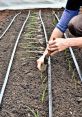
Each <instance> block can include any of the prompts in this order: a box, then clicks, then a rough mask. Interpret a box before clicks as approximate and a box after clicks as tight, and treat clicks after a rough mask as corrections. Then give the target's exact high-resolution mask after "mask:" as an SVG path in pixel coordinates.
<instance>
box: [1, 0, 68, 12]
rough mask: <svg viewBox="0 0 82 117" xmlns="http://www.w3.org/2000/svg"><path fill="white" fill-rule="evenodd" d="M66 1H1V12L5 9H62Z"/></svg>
mask: <svg viewBox="0 0 82 117" xmlns="http://www.w3.org/2000/svg"><path fill="white" fill-rule="evenodd" d="M65 4H66V0H0V10H4V9H14V10H15V9H33V8H61V7H65Z"/></svg>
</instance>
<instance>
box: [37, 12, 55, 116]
mask: <svg viewBox="0 0 82 117" xmlns="http://www.w3.org/2000/svg"><path fill="white" fill-rule="evenodd" d="M39 16H40V20H41V22H42V26H43V30H44V34H45V39H46V43H47V42H48V37H47V33H46V29H45V25H44V22H43V20H42V17H41V10H40V11H39ZM48 96H49V117H52V116H53V115H52V85H51V58H50V56H49V58H48Z"/></svg>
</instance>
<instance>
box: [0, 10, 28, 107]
mask: <svg viewBox="0 0 82 117" xmlns="http://www.w3.org/2000/svg"><path fill="white" fill-rule="evenodd" d="M29 16H30V10H29V13H28V16H27V18H26V19H25V21H24V23H23V25H22V27H21V30H20V32H19V34H18V37H17V39H16V42H15V45H14V48H13V52H12V54H11V58H10V61H9V65H8V68H7V72H6V75H5V79H4V83H3V86H2V89H1V92H0V105H1V103H2V99H3V95H4V91H5V88H6V85H7V82H8V78H9V74H10V70H11V67H12V63H13V59H14V56H15V52H16V49H17V45H18V42H19V39H20V36H21V34H22V31H23V29H24V27H25V24H26V22H27V20H28V18H29Z"/></svg>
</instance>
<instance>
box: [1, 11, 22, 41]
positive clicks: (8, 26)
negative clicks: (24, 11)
mask: <svg viewBox="0 0 82 117" xmlns="http://www.w3.org/2000/svg"><path fill="white" fill-rule="evenodd" d="M19 14H21V12H19V13H17V14H16V15H15V16H14V17H13V19H12V20H11V22H10V24H9V25H8V27H7V28H6V29H5V31H4V32H3V33H2V34H1V36H0V40H1V38H2V37H3V36H4V35H5V33H6V32H7V31H8V30H9V28H10V26H11V25H12V23H13V22H14V20H15V19H16V17H17V16H18V15H19Z"/></svg>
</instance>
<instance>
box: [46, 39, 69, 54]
mask: <svg viewBox="0 0 82 117" xmlns="http://www.w3.org/2000/svg"><path fill="white" fill-rule="evenodd" d="M66 48H68V43H67V40H66V39H64V38H56V39H55V40H52V41H49V43H48V46H47V49H48V51H51V56H52V55H54V54H55V53H57V52H60V51H63V50H65V49H66Z"/></svg>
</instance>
